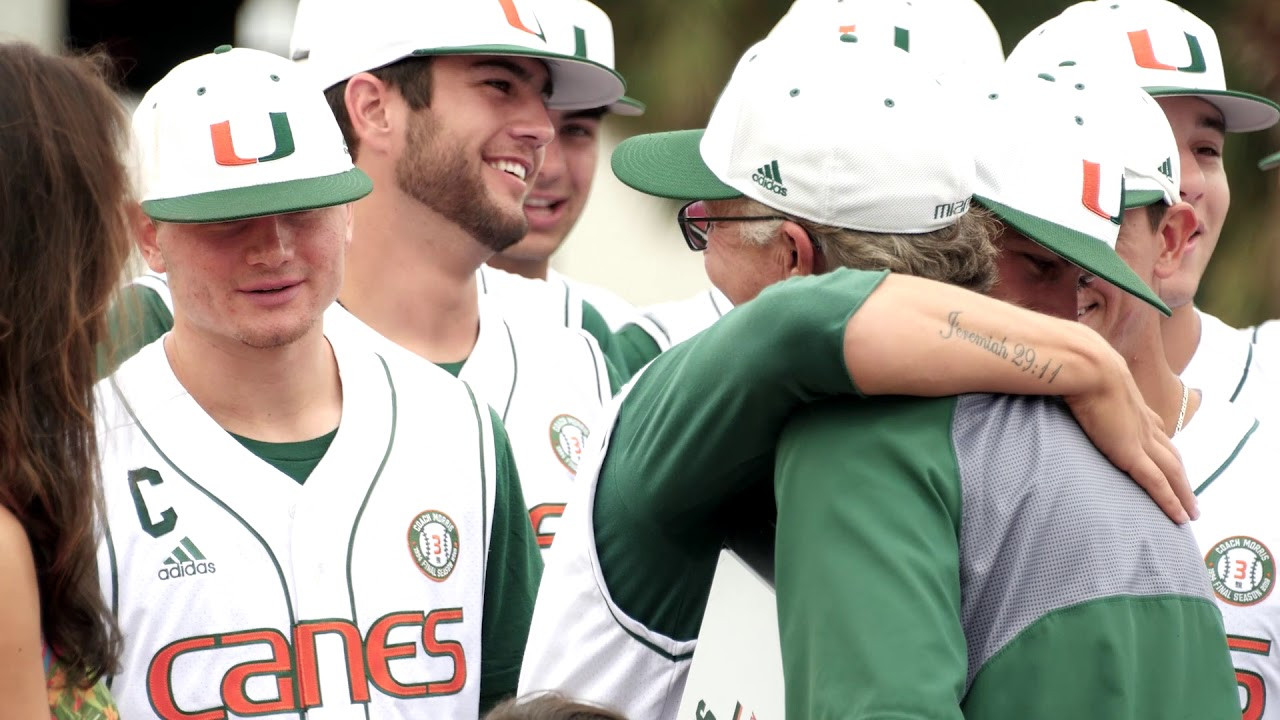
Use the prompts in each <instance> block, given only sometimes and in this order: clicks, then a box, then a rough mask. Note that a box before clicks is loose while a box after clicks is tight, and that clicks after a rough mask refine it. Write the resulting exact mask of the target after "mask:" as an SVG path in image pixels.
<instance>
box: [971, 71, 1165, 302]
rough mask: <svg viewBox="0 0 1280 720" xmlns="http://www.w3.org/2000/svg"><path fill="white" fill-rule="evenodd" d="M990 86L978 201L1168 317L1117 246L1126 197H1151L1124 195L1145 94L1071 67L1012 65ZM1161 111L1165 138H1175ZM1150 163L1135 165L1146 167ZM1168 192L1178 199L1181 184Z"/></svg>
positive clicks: (984, 101)
mask: <svg viewBox="0 0 1280 720" xmlns="http://www.w3.org/2000/svg"><path fill="white" fill-rule="evenodd" d="M991 83H992V85H991V88H990V91H989V92H988V93H986V94H985V95H984V96H983V97H981V98H979V99H978V103H979V104H978V113H977V116H978V117H977V119H978V120H979V122H980V126H981V130H980V131H979V132H978V133H977V135H976V136H975V139H976V142H977V143H978V186H977V189H976V190H974V202H976V203H978V204H980V205H983V206H985V207H986V208H988V209H989V210H991V211H992V212H993V213H994V214H995V215H996V216H997V217H999V218H1000V219H1001V220H1002V221H1004V222H1005V223H1006V224H1007V225H1009V226H1010V227H1012V228H1014V229H1015V230H1017V231H1018V232H1020V233H1022V234H1023V235H1025V236H1026V237H1027V238H1029V239H1031V240H1033V241H1035V242H1036V243H1039V244H1040V245H1042V246H1044V247H1045V248H1047V249H1049V250H1051V251H1052V252H1054V253H1055V254H1057V255H1059V256H1061V257H1063V258H1065V259H1067V260H1069V261H1071V262H1072V263H1074V264H1076V265H1077V266H1079V267H1081V268H1083V269H1084V270H1085V271H1087V272H1089V273H1091V274H1093V275H1096V276H1098V277H1100V278H1102V279H1104V280H1106V281H1107V282H1110V283H1111V284H1112V285H1115V286H1116V287H1118V288H1120V289H1122V290H1124V291H1126V292H1128V293H1129V294H1131V295H1134V296H1136V297H1138V298H1140V299H1142V300H1144V301H1146V302H1148V303H1150V304H1151V305H1153V306H1155V307H1156V308H1157V309H1158V310H1160V311H1161V312H1163V313H1164V314H1166V315H1168V314H1170V311H1169V308H1168V306H1166V305H1165V304H1164V303H1163V302H1162V301H1161V300H1160V298H1159V296H1158V295H1156V293H1155V292H1154V291H1153V290H1152V289H1151V288H1150V287H1149V286H1147V284H1146V283H1144V282H1143V281H1142V280H1141V279H1140V278H1139V277H1138V276H1137V275H1136V274H1135V273H1134V272H1133V270H1132V269H1130V268H1129V266H1128V265H1127V264H1125V262H1124V260H1122V259H1121V258H1120V256H1119V255H1117V254H1116V250H1115V247H1116V239H1117V237H1118V235H1119V232H1120V223H1121V221H1122V219H1123V215H1124V209H1125V207H1126V204H1127V203H1126V200H1129V201H1132V202H1137V201H1138V200H1139V198H1141V197H1146V198H1150V197H1151V193H1150V192H1145V193H1143V194H1142V195H1137V194H1135V195H1134V196H1126V192H1125V183H1126V165H1127V163H1126V161H1127V160H1128V158H1129V157H1130V154H1131V151H1129V150H1127V149H1125V147H1124V145H1125V143H1126V142H1127V141H1129V140H1131V139H1132V138H1133V136H1135V135H1136V134H1137V129H1136V128H1137V127H1138V124H1137V121H1136V118H1134V117H1133V112H1134V109H1135V108H1138V107H1140V106H1139V105H1138V101H1139V100H1140V98H1138V97H1135V96H1141V95H1145V93H1144V92H1143V91H1142V90H1140V89H1139V88H1137V87H1134V86H1129V85H1120V84H1117V83H1114V82H1108V81H1107V77H1106V76H1105V75H1100V74H1096V73H1095V74H1092V75H1089V76H1085V75H1082V74H1080V73H1078V72H1076V68H1074V67H1071V66H1067V67H1061V68H1055V69H1053V70H1051V71H1045V72H1038V73H1037V72H1035V71H1034V70H1032V69H1028V68H1025V67H1013V66H1010V67H1008V68H1006V69H1005V71H1004V72H1002V73H1001V74H1000V75H999V76H998V77H996V78H994V79H992V80H991ZM1152 105H1154V102H1153V103H1152ZM1155 109H1156V110H1158V109H1159V107H1158V106H1156V108H1155ZM1159 114H1160V116H1161V117H1160V118H1159V119H1160V121H1161V122H1162V123H1163V127H1164V132H1165V133H1171V131H1170V130H1169V124H1168V122H1167V121H1165V120H1164V118H1163V113H1159ZM1147 117H1148V118H1149V117H1150V116H1147ZM1166 139H1168V140H1170V141H1171V140H1172V138H1171V135H1170V136H1169V137H1168V138H1166ZM1172 150H1173V146H1172V145H1171V144H1170V145H1168V146H1166V147H1165V148H1164V153H1165V155H1164V157H1165V158H1170V153H1171V152H1172ZM1149 162H1150V161H1148V160H1146V159H1144V160H1142V161H1140V162H1136V161H1135V162H1134V163H1133V164H1135V165H1137V166H1138V167H1139V168H1145V167H1146V166H1147V165H1148V164H1149ZM1157 174H1158V173H1157ZM1148 184H1158V183H1156V182H1155V181H1154V180H1149V181H1148ZM1164 189H1165V191H1166V192H1169V193H1170V194H1171V196H1172V197H1174V198H1176V197H1178V195H1177V190H1176V186H1173V187H1168V186H1164ZM1150 202H1152V201H1151V200H1149V199H1148V200H1147V202H1146V203H1141V204H1149V203H1150Z"/></svg>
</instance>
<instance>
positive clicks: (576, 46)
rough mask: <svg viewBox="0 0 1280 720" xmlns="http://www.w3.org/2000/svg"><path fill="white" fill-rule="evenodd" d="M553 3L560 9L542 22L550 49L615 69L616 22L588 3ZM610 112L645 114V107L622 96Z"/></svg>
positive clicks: (585, 0)
mask: <svg viewBox="0 0 1280 720" xmlns="http://www.w3.org/2000/svg"><path fill="white" fill-rule="evenodd" d="M551 1H552V2H554V3H555V5H556V6H557V7H556V8H555V9H556V12H555V14H554V16H553V19H552V20H549V21H546V22H544V23H543V28H544V29H545V31H546V35H547V44H548V45H550V46H551V49H552V50H554V51H556V52H558V53H561V54H564V55H572V56H574V57H578V58H585V59H587V60H590V61H592V62H595V63H598V64H600V65H603V66H604V67H607V68H610V69H613V70H616V69H617V65H616V64H615V62H614V53H613V51H614V44H613V21H611V20H610V19H609V15H608V14H607V13H606V12H605V11H604V10H601V9H600V8H598V7H596V6H595V5H594V4H592V3H591V2H589V1H588V0H551ZM607 109H608V111H609V112H611V113H613V114H615V115H630V116H636V115H643V114H644V111H645V105H644V103H642V102H640V101H639V100H636V99H635V98H632V97H627V96H626V95H623V96H622V97H620V98H618V100H617V101H616V102H613V103H611V104H610V105H609V106H608V108H607Z"/></svg>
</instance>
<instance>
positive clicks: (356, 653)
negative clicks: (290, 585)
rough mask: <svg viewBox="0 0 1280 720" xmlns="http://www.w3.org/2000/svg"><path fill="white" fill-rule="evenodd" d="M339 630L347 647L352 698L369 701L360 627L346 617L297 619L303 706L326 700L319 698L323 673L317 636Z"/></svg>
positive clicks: (295, 645) (295, 643) (295, 646)
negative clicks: (319, 660)
mask: <svg viewBox="0 0 1280 720" xmlns="http://www.w3.org/2000/svg"><path fill="white" fill-rule="evenodd" d="M323 633H337V634H338V635H340V636H341V637H342V644H343V646H344V647H345V648H346V651H347V678H348V680H349V682H350V683H351V701H352V702H362V703H367V702H369V680H368V676H367V674H366V673H365V667H364V653H363V652H362V649H363V643H362V642H361V638H360V630H359V629H357V628H356V626H355V625H352V624H351V623H350V622H348V621H346V620H320V621H314V622H312V621H309V622H303V623H298V624H297V625H296V626H294V628H293V650H294V652H296V653H297V655H298V665H297V670H296V673H297V677H298V689H299V690H301V694H302V707H304V708H312V707H318V706H319V705H321V704H323V700H321V698H320V675H319V671H318V669H317V668H316V636H317V635H320V634H323Z"/></svg>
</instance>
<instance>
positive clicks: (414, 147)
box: [396, 108, 529, 253]
mask: <svg viewBox="0 0 1280 720" xmlns="http://www.w3.org/2000/svg"><path fill="white" fill-rule="evenodd" d="M405 140H406V148H405V153H404V155H402V156H400V159H399V160H397V161H396V184H397V185H398V186H399V187H400V190H401V191H403V192H404V193H405V194H406V195H408V196H410V197H412V198H413V199H415V200H417V201H418V202H420V203H422V204H423V205H425V206H427V207H429V208H431V209H432V210H435V211H436V212H438V213H440V214H441V215H443V216H444V217H445V218H447V219H449V220H451V221H452V222H453V223H455V224H456V225H458V227H460V228H462V229H463V230H464V231H465V232H466V233H467V234H468V235H470V236H471V237H472V238H474V239H475V241H476V242H478V243H480V244H481V245H484V246H485V247H487V248H489V249H490V250H492V251H493V252H495V253H498V252H502V251H503V250H506V249H507V248H509V247H511V246H512V245H514V244H516V243H517V242H519V241H520V239H521V238H523V237H524V236H525V234H526V233H528V232H529V221H528V220H527V219H526V218H525V216H524V211H523V209H521V211H520V212H519V213H517V214H516V215H506V214H504V213H503V211H502V210H500V209H499V208H497V207H495V206H494V204H493V202H492V201H491V200H490V198H489V190H488V188H486V187H485V184H484V180H483V179H481V177H480V173H479V171H477V170H475V169H474V168H472V167H468V164H467V158H466V157H465V156H464V155H463V152H462V151H461V150H459V149H458V147H457V146H456V145H450V144H449V142H448V139H447V138H445V137H444V134H443V133H442V132H441V131H440V128H439V126H438V125H437V124H436V123H435V122H434V120H433V119H432V117H431V110H430V109H426V108H424V109H423V110H420V111H417V112H415V113H414V116H413V120H412V121H411V122H410V123H409V129H408V133H407V135H406V137H405Z"/></svg>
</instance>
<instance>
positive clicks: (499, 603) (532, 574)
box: [480, 408, 542, 715]
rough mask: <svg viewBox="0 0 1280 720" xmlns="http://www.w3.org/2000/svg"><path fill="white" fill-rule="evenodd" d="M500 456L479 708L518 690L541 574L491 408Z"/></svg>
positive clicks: (511, 460) (504, 442)
mask: <svg viewBox="0 0 1280 720" xmlns="http://www.w3.org/2000/svg"><path fill="white" fill-rule="evenodd" d="M489 415H490V417H491V422H492V423H493V441H494V451H495V454H496V457H497V462H496V466H497V474H498V477H497V483H496V484H497V493H496V497H495V498H494V503H493V538H492V540H490V541H489V564H488V568H487V570H486V572H485V587H484V619H483V623H482V629H481V645H482V647H481V660H480V714H481V715H483V714H484V713H485V712H487V711H488V710H489V709H490V708H492V707H493V706H494V705H497V704H498V703H499V702H501V701H502V700H503V699H504V698H507V697H509V696H511V695H513V694H515V692H516V681H517V680H519V678H520V661H521V659H522V658H523V656H524V645H525V641H526V640H527V639H528V637H529V623H530V621H531V620H532V619H533V601H534V599H535V598H536V597H537V594H538V583H539V582H540V581H541V580H542V556H541V555H539V554H538V545H537V543H536V542H535V541H534V537H533V526H532V525H530V524H529V513H528V510H527V509H526V508H525V502H524V493H523V492H522V491H521V490H520V476H519V474H518V473H517V471H516V463H515V459H514V458H513V457H512V454H511V443H510V441H508V440H507V433H506V430H504V429H503V427H502V421H501V420H499V419H498V414H497V413H496V412H494V411H493V409H492V408H490V410H489Z"/></svg>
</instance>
